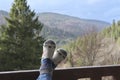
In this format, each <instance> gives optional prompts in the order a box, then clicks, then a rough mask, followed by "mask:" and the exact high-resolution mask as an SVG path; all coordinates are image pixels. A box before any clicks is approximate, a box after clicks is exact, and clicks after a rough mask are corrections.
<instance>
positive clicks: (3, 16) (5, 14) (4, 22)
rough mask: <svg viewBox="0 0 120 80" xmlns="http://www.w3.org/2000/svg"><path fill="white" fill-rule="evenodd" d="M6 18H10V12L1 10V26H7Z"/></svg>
mask: <svg viewBox="0 0 120 80" xmlns="http://www.w3.org/2000/svg"><path fill="white" fill-rule="evenodd" d="M5 17H8V12H6V11H3V10H0V25H2V24H6V21H5Z"/></svg>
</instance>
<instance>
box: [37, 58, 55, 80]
mask: <svg viewBox="0 0 120 80" xmlns="http://www.w3.org/2000/svg"><path fill="white" fill-rule="evenodd" d="M55 67H56V66H55V65H54V63H53V62H52V61H51V60H50V59H48V58H47V59H42V60H41V67H40V75H39V76H38V78H37V80H52V72H53V70H54V68H55ZM44 70H48V71H50V72H45V71H44ZM42 71H43V72H42ZM41 72H42V73H41Z"/></svg>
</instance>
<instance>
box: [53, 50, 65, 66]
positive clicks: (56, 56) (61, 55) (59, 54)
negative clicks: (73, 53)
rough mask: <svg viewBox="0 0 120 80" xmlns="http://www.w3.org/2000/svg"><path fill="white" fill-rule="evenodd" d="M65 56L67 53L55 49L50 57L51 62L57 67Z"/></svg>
mask: <svg viewBox="0 0 120 80" xmlns="http://www.w3.org/2000/svg"><path fill="white" fill-rule="evenodd" d="M66 56H67V52H66V51H65V50H64V49H57V50H56V51H55V52H54V55H53V57H52V61H53V62H54V64H55V65H56V66H57V65H58V64H59V63H60V62H61V61H63V60H64V59H65V58H66Z"/></svg>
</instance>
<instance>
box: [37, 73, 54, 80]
mask: <svg viewBox="0 0 120 80" xmlns="http://www.w3.org/2000/svg"><path fill="white" fill-rule="evenodd" d="M37 80H52V76H51V74H48V73H45V74H41V75H39V77H38V79H37Z"/></svg>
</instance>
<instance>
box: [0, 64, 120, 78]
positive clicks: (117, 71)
mask: <svg viewBox="0 0 120 80" xmlns="http://www.w3.org/2000/svg"><path fill="white" fill-rule="evenodd" d="M38 75H39V71H38V70H24V71H9V72H0V80H36V78H37V77H38ZM103 76H113V80H120V65H109V66H93V67H76V68H68V69H56V70H55V71H54V73H53V80H77V79H80V78H90V79H91V80H102V77H103Z"/></svg>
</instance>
